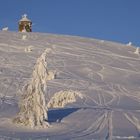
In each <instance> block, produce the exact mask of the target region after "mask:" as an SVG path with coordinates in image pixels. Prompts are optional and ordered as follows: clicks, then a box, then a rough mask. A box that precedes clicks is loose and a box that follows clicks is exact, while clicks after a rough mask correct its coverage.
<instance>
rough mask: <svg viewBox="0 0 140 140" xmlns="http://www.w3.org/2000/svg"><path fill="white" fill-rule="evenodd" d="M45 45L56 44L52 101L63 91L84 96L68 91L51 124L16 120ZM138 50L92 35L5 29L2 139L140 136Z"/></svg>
mask: <svg viewBox="0 0 140 140" xmlns="http://www.w3.org/2000/svg"><path fill="white" fill-rule="evenodd" d="M23 36H24V37H23ZM25 36H26V37H25ZM45 49H51V53H49V54H48V56H47V67H48V71H50V70H51V71H52V72H53V71H54V72H55V78H54V79H53V80H50V81H48V83H47V87H46V88H45V97H46V104H49V103H50V102H51V101H52V102H54V101H56V99H55V98H57V96H56V95H57V94H58V93H61V91H67V92H68V91H73V92H75V91H77V92H78V93H80V95H81V94H82V96H80V97H82V98H80V97H79V96H73V98H72V100H71V101H72V102H68V104H67V102H65V101H67V100H66V98H63V97H65V95H66V94H65V95H64V96H62V99H63V101H64V102H63V103H64V104H63V105H62V106H57V108H49V110H48V111H47V112H48V122H49V124H50V127H49V128H46V129H38V130H33V129H29V128H26V127H20V126H17V125H14V124H13V123H12V121H11V120H12V119H13V118H14V117H15V115H16V114H17V113H18V112H19V109H18V105H17V104H18V102H19V101H20V97H21V95H22V94H23V93H22V87H23V86H24V85H25V84H26V83H27V81H30V80H31V77H30V76H31V74H32V72H33V70H34V65H35V63H36V60H37V58H39V57H40V55H41V54H42V53H43V52H44V50H45ZM135 52H136V48H135V47H133V46H128V45H125V44H120V43H114V42H109V41H102V40H96V39H91V38H82V37H74V36H62V35H53V34H39V33H14V32H9V31H1V32H0V64H1V65H0V83H1V84H0V89H1V90H0V138H1V139H4V140H7V139H21V140H28V139H35V140H47V139H48V140H56V139H57V140H66V139H67V140H128V139H130V140H135V139H136V140H139V139H140V86H139V85H140V55H139V53H135ZM50 75H51V74H50ZM50 79H51V76H50ZM62 93H63V92H62ZM68 95H69V93H68ZM59 97H61V96H59ZM75 97H76V98H75ZM57 99H58V98H57ZM57 101H58V100H57ZM73 101H74V102H73ZM55 103H56V104H57V103H58V102H55ZM61 103H62V102H61ZM65 103H66V104H65ZM58 107H59V108H58Z"/></svg>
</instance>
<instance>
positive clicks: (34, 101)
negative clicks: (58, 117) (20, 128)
mask: <svg viewBox="0 0 140 140" xmlns="http://www.w3.org/2000/svg"><path fill="white" fill-rule="evenodd" d="M49 52H50V49H46V50H45V52H44V53H43V54H42V55H41V57H39V58H38V59H37V62H36V64H35V67H34V70H33V73H32V77H31V80H30V81H29V82H28V83H27V84H26V85H25V86H24V88H23V95H22V98H21V101H20V102H19V109H20V111H19V113H18V114H17V116H16V117H15V118H14V122H15V123H18V124H22V125H24V126H29V127H32V128H34V127H36V128H38V127H47V126H48V125H49V124H48V122H47V119H48V116H47V111H48V108H47V106H46V102H45V96H44V92H45V88H46V85H47V81H48V80H51V79H53V78H54V74H53V72H49V71H48V68H47V55H48V53H49Z"/></svg>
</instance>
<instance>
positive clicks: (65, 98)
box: [47, 90, 83, 108]
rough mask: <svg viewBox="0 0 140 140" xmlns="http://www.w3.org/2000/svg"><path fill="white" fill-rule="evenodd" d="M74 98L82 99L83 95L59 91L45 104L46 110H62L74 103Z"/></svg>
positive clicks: (71, 91)
mask: <svg viewBox="0 0 140 140" xmlns="http://www.w3.org/2000/svg"><path fill="white" fill-rule="evenodd" d="M76 97H80V98H81V99H82V98H83V95H82V94H81V93H80V92H79V91H73V90H66V91H59V92H57V93H55V94H54V96H53V97H52V98H51V99H50V101H49V102H48V104H47V107H48V108H63V107H65V105H67V104H68V103H73V102H76Z"/></svg>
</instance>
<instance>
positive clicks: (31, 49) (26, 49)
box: [24, 45, 34, 52]
mask: <svg viewBox="0 0 140 140" xmlns="http://www.w3.org/2000/svg"><path fill="white" fill-rule="evenodd" d="M33 47H34V46H32V45H30V46H28V47H27V48H25V49H24V51H25V52H32V51H33Z"/></svg>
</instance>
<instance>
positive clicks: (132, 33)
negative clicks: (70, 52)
mask: <svg viewBox="0 0 140 140" xmlns="http://www.w3.org/2000/svg"><path fill="white" fill-rule="evenodd" d="M0 2H1V3H0V28H2V27H5V26H8V27H9V30H11V31H17V30H18V27H17V24H18V20H19V19H20V18H21V15H23V14H24V13H26V14H27V15H28V18H30V19H31V20H32V22H33V31H34V32H48V33H56V34H67V35H78V36H84V37H92V38H98V39H104V40H111V41H117V42H122V43H128V42H129V41H131V42H132V43H133V44H134V45H136V46H140V0H0Z"/></svg>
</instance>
